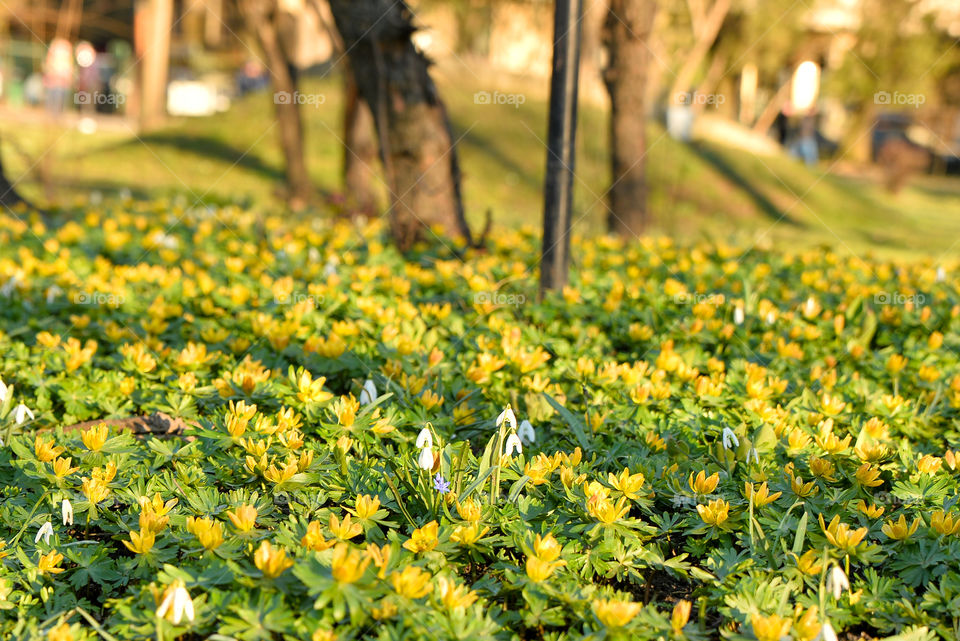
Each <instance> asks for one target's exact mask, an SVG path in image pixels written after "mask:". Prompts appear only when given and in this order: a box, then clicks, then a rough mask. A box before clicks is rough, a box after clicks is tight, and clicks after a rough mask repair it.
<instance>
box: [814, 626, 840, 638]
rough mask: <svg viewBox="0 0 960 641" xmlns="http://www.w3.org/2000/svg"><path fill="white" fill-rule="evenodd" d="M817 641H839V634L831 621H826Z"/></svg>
mask: <svg viewBox="0 0 960 641" xmlns="http://www.w3.org/2000/svg"><path fill="white" fill-rule="evenodd" d="M815 641H837V633H836V632H835V631H834V629H833V626H832V625H830V622H829V621H825V622H824V623H823V625H822V626H821V627H820V634H818V635H817V638H816V640H815Z"/></svg>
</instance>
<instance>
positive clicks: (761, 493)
mask: <svg viewBox="0 0 960 641" xmlns="http://www.w3.org/2000/svg"><path fill="white" fill-rule="evenodd" d="M743 488H744V492H745V493H746V496H747V499H750V498H751V497H752V498H753V504H754V505H756V506H757V507H763V506H765V505H769V504H770V503H773V502H774V501H776V500H777V499H778V498H780V496H781V495H782V494H783V492H774V493H773V494H770V488H768V487H767V482H766V481H764V482H763V483H762V484H761V485H760V487H759V488H756V489H755V488H754V487H753V483H750V482H749V481H748V482H746V483H744V484H743Z"/></svg>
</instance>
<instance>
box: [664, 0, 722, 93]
mask: <svg viewBox="0 0 960 641" xmlns="http://www.w3.org/2000/svg"><path fill="white" fill-rule="evenodd" d="M729 12H730V0H716V2H714V3H713V6H711V7H710V10H709V11H708V12H707V14H706V17H705V18H703V21H702V22H701V23H700V24H695V25H694V35H695V41H694V45H693V48H692V49H690V53H689V54H687V57H686V58H685V59H684V61H683V65H682V66H681V67H680V71H679V73H677V77H676V78H675V79H674V81H673V87H671V89H670V103H671V104H680V103H681V96H684V95H686V93H687V92H688V91H689V90H690V88H691V86H692V84H693V77H694V76H695V75H696V73H697V69H699V68H700V63H701V62H703V59H704V57H706V55H707V53H708V52H709V51H710V47H712V46H713V43H714V42H715V41H716V39H717V34H718V33H720V27H721V26H722V25H723V21H724V19H725V18H726V17H727V13H729Z"/></svg>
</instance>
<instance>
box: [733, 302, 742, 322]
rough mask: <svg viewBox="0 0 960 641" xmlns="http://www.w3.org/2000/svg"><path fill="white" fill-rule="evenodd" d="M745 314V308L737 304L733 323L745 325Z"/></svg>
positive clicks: (734, 309)
mask: <svg viewBox="0 0 960 641" xmlns="http://www.w3.org/2000/svg"><path fill="white" fill-rule="evenodd" d="M743 321H744V316H743V308H742V307H740V306H739V305H737V306H736V307H734V308H733V324H734V325H743Z"/></svg>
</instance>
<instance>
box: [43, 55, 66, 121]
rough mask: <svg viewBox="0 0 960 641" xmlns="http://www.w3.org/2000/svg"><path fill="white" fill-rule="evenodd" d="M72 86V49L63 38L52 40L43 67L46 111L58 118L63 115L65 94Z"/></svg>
mask: <svg viewBox="0 0 960 641" xmlns="http://www.w3.org/2000/svg"><path fill="white" fill-rule="evenodd" d="M72 85H73V47H72V46H71V45H70V42H69V41H67V40H66V39H64V38H54V39H53V41H52V42H51V43H50V48H49V49H47V57H46V59H45V60H44V65H43V87H44V90H45V91H46V99H47V111H48V112H49V113H50V115H51V116H54V117H58V116H59V115H60V114H62V113H63V108H64V105H65V104H66V101H67V94H68V93H69V92H70V88H71V86H72Z"/></svg>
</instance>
